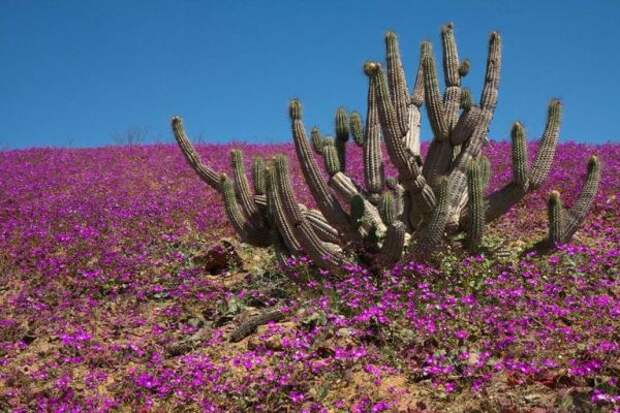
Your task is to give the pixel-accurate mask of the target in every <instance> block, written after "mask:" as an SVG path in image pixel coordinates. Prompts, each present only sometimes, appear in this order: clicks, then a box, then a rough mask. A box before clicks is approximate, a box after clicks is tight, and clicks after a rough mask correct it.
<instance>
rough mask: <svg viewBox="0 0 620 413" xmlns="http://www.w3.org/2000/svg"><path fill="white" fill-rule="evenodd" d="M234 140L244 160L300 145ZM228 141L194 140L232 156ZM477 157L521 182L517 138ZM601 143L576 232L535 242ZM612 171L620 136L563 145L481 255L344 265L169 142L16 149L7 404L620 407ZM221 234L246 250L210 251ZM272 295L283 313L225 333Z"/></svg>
mask: <svg viewBox="0 0 620 413" xmlns="http://www.w3.org/2000/svg"><path fill="white" fill-rule="evenodd" d="M234 146H235V147H238V146H239V145H234ZM240 146H242V147H243V149H244V152H245V154H246V161H247V162H248V165H247V166H248V167H249V162H250V161H251V156H250V155H252V154H261V155H263V156H268V155H269V154H273V153H276V152H285V153H288V154H290V155H292V153H293V148H292V146H290V145H282V146H249V145H240ZM532 146H535V145H534V144H533V145H532ZM231 147H232V146H202V147H199V151H200V152H201V154H202V155H203V157H204V159H205V161H206V162H208V163H209V164H210V165H212V166H214V167H215V168H216V169H218V170H227V169H229V167H228V152H229V150H230V149H231ZM350 150H351V152H357V151H358V148H350ZM485 151H486V154H487V156H489V158H490V159H491V161H492V164H493V170H494V174H493V176H492V180H491V184H490V188H489V190H493V189H494V188H497V187H498V186H499V185H501V184H503V183H505V182H506V181H508V180H509V179H510V174H511V171H510V145H509V144H508V143H497V142H493V143H491V144H490V145H489V146H487V147H486V148H485ZM593 152H594V153H596V154H598V155H599V156H600V158H601V160H602V163H603V168H604V169H603V177H602V181H601V185H600V190H599V193H598V195H597V198H596V201H595V205H594V207H593V211H592V212H591V214H590V215H589V216H588V218H587V220H586V222H585V223H584V226H583V227H582V229H581V230H580V231H579V232H578V233H577V235H576V237H575V239H574V240H573V242H572V243H571V244H570V245H565V246H562V247H561V248H560V249H559V250H558V251H556V252H555V253H553V254H551V255H547V256H541V255H538V254H536V253H528V252H527V248H528V247H529V246H530V245H531V244H532V243H533V242H535V241H536V240H538V239H540V237H542V236H543V235H544V233H545V231H546V206H545V205H546V198H547V194H548V192H549V191H550V190H551V189H559V190H560V191H561V193H562V197H563V201H564V203H565V204H567V205H571V202H572V200H573V199H574V198H575V196H576V194H577V193H578V191H579V189H580V186H581V182H582V180H583V177H584V175H585V165H586V162H587V159H588V157H589V155H590V154H591V153H593ZM530 153H531V154H532V153H535V148H534V147H532V148H531V150H530ZM290 158H291V166H292V172H293V175H294V179H295V180H296V188H297V195H298V196H299V197H300V199H301V200H303V201H304V202H305V203H307V204H311V202H312V201H311V196H310V194H309V193H308V191H307V190H306V189H305V186H304V184H303V179H302V178H301V175H300V173H299V168H298V165H297V164H296V163H295V161H293V159H295V157H294V156H291V157H290ZM349 159H351V163H350V169H351V171H352V172H353V173H352V174H353V175H354V176H355V175H357V176H358V177H359V176H361V174H362V171H361V163H356V161H355V159H360V157H359V154H358V153H352V154H351V156H350V157H349ZM618 171H620V145H611V144H608V145H602V146H586V145H579V144H573V143H566V144H562V145H560V146H559V148H558V155H557V156H556V161H555V164H554V168H553V169H552V171H551V174H550V177H549V179H548V181H547V183H546V184H545V186H544V187H543V188H542V189H541V190H540V191H538V192H537V193H535V194H532V195H530V196H528V197H527V199H526V200H525V201H524V202H523V203H521V204H520V205H518V207H516V208H514V210H513V211H511V212H510V213H508V214H507V215H506V216H505V217H504V218H503V219H501V220H500V221H499V222H497V223H494V224H493V225H491V227H490V229H489V231H488V234H487V236H486V239H485V245H486V248H485V249H484V250H483V251H482V252H481V253H480V254H479V255H476V256H471V255H465V254H463V253H462V252H461V250H460V249H459V248H458V247H457V246H456V244H454V245H447V246H445V249H444V251H443V252H441V253H439V254H436V255H435V256H433V257H431V258H430V259H429V261H428V262H426V263H421V262H408V263H403V264H402V265H398V266H397V267H395V268H394V269H393V270H392V271H391V272H390V273H389V274H385V275H384V276H382V277H377V276H373V275H371V274H368V273H366V272H365V271H364V269H363V268H355V267H351V268H347V269H346V272H345V276H343V277H338V278H337V277H334V276H332V275H330V274H326V273H322V274H319V272H317V271H315V270H314V269H313V268H312V267H311V266H310V265H309V264H308V260H306V259H304V258H303V257H298V258H294V259H290V260H289V262H288V263H287V265H285V266H277V265H276V263H275V261H274V260H273V257H272V252H271V251H269V250H258V249H253V248H250V247H248V246H246V245H239V244H238V243H237V242H236V241H234V239H230V238H229V237H231V235H232V231H231V229H230V228H229V226H228V224H227V223H226V220H225V217H224V213H223V210H222V207H221V203H220V200H219V197H218V196H217V195H216V194H215V193H214V191H212V190H211V189H209V188H208V187H207V186H206V185H204V184H203V183H202V182H201V181H200V180H199V179H198V178H197V177H196V175H195V173H194V172H193V171H192V170H191V169H190V168H189V166H187V164H186V162H185V160H184V159H183V158H182V155H181V153H180V151H179V150H178V148H177V147H175V146H172V145H154V146H131V147H107V148H98V149H30V150H22V151H10V152H2V153H0V177H1V178H0V411H15V412H30V411H53V412H108V411H162V412H167V411H179V412H180V411H184V412H185V411H205V412H219V411H224V412H240V411H250V412H254V411H255V412H280V411H282V412H288V411H291V412H293V411H303V412H346V411H353V412H383V411H385V412H389V411H402V412H407V411H409V412H538V413H543V412H555V411H566V412H571V411H603V412H609V411H620V383H619V381H618V380H619V377H620V275H619V267H620V258H619V256H620V247H619V245H620V235H619V234H620V231H619V230H620V214H619V212H618V211H619V208H620V205H619V202H618V198H617V196H618V194H619V193H620V177H619V174H618ZM227 238H228V239H229V240H230V242H231V244H232V245H233V248H234V251H233V252H230V253H229V255H228V256H230V257H233V256H234V255H238V256H239V257H240V258H239V259H235V260H233V259H232V258H231V259H230V260H228V261H226V260H225V261H226V262H224V265H215V266H214V265H213V262H212V261H213V257H214V256H217V249H218V248H221V247H222V246H223V245H229V244H222V243H221V241H220V240H221V239H227ZM214 246H215V247H214ZM220 264H221V263H220ZM272 308H280V309H282V311H283V312H284V317H283V318H282V319H280V320H279V321H277V322H271V323H269V324H266V325H263V326H260V327H258V329H257V331H256V332H255V333H253V334H250V335H249V336H248V337H246V338H243V339H242V340H240V341H238V342H230V341H229V336H230V334H231V332H232V331H234V330H235V329H236V327H237V326H239V325H240V323H243V322H244V321H245V320H248V319H249V318H251V317H252V316H254V315H256V314H259V313H262V312H263V311H267V310H269V309H272Z"/></svg>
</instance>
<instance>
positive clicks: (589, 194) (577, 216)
mask: <svg viewBox="0 0 620 413" xmlns="http://www.w3.org/2000/svg"><path fill="white" fill-rule="evenodd" d="M600 181H601V165H600V161H599V159H598V157H596V156H595V155H593V156H592V157H591V158H590V160H589V161H588V174H587V176H586V181H585V184H584V185H583V188H582V189H581V194H579V198H577V201H575V203H574V204H573V206H572V208H570V209H569V210H568V211H567V213H566V223H565V228H564V231H563V236H564V240H563V242H568V241H569V240H570V239H571V237H572V236H573V234H575V232H576V231H577V229H578V228H579V226H580V225H581V224H582V223H583V220H584V219H585V217H586V215H587V213H588V211H590V208H592V203H593V202H594V198H595V197H596V192H597V191H598V185H599V183H600Z"/></svg>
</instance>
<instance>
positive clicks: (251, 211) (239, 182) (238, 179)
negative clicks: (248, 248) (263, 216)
mask: <svg viewBox="0 0 620 413" xmlns="http://www.w3.org/2000/svg"><path fill="white" fill-rule="evenodd" d="M230 163H231V166H232V169H233V177H234V182H235V192H236V194H237V198H238V199H239V201H240V202H241V209H242V210H243V213H244V214H245V215H246V217H248V218H251V219H253V220H256V219H259V218H260V217H259V216H258V208H257V207H256V204H255V202H254V196H253V195H252V193H251V192H250V185H249V183H248V179H247V178H246V176H245V168H244V166H243V155H242V153H241V151H240V150H238V149H233V150H232V151H231V152H230ZM256 224H258V222H256V223H255V225H256Z"/></svg>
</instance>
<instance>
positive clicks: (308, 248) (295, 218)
mask: <svg viewBox="0 0 620 413" xmlns="http://www.w3.org/2000/svg"><path fill="white" fill-rule="evenodd" d="M274 166H275V171H276V187H277V190H278V191H279V194H280V196H281V197H282V203H283V206H284V210H285V212H286V214H287V219H289V220H290V222H291V223H293V226H294V227H295V235H296V237H297V239H298V240H299V242H300V244H301V246H302V248H303V250H304V251H305V252H306V253H307V254H308V255H309V256H310V258H312V260H313V261H314V262H315V263H316V264H317V265H319V266H321V267H323V268H327V269H329V270H331V271H334V272H338V271H340V265H342V264H343V263H344V262H345V261H346V259H345V257H344V255H343V254H342V249H341V248H340V247H339V246H338V245H337V244H332V243H329V242H324V241H321V239H320V238H319V237H318V235H317V234H316V233H315V232H314V230H313V228H312V226H311V225H310V223H309V222H308V221H307V220H306V219H305V218H304V216H303V215H302V213H301V210H300V209H299V206H298V204H297V201H296V200H295V196H294V194H293V189H292V186H291V181H290V178H289V174H288V162H287V159H286V157H285V156H283V155H279V156H276V158H275V159H274Z"/></svg>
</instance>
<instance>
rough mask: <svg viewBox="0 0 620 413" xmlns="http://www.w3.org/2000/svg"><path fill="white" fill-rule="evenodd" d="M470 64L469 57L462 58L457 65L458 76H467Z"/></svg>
mask: <svg viewBox="0 0 620 413" xmlns="http://www.w3.org/2000/svg"><path fill="white" fill-rule="evenodd" d="M470 65H471V63H470V61H469V59H464V60H463V61H462V62H461V64H460V65H459V76H461V77H465V76H467V74H468V73H469V69H470Z"/></svg>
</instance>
